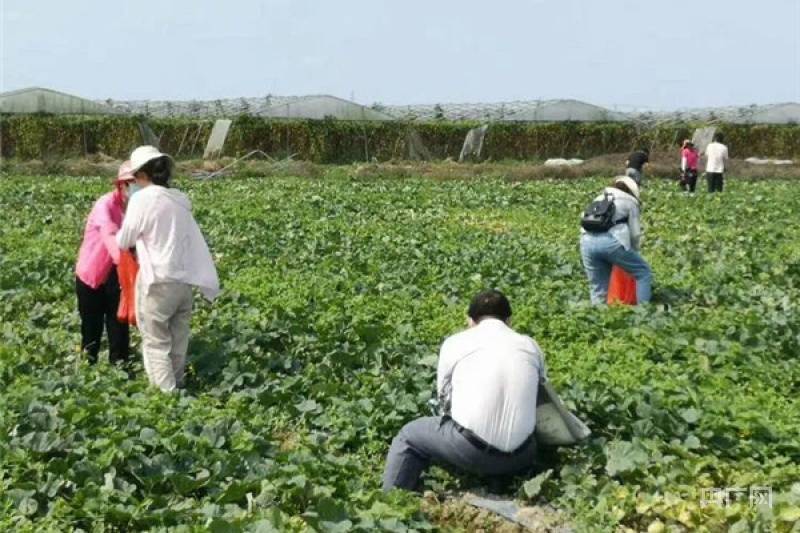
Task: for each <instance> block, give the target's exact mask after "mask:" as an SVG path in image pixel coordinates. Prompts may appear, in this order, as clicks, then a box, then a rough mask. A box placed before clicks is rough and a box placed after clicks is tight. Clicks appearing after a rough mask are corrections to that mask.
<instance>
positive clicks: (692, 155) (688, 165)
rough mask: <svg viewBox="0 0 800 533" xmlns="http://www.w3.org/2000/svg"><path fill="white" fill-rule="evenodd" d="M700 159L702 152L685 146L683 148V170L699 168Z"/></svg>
mask: <svg viewBox="0 0 800 533" xmlns="http://www.w3.org/2000/svg"><path fill="white" fill-rule="evenodd" d="M699 159H700V154H698V153H697V151H696V150H692V149H691V148H684V149H682V150H681V170H686V169H689V170H697V163H698V160H699Z"/></svg>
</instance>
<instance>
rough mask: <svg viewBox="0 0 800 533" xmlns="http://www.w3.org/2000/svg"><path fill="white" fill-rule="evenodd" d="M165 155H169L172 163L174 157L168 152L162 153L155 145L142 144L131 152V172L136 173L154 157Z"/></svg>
mask: <svg viewBox="0 0 800 533" xmlns="http://www.w3.org/2000/svg"><path fill="white" fill-rule="evenodd" d="M165 156H166V157H168V158H169V161H170V163H172V157H170V156H169V155H168V154H164V153H161V152H160V151H159V150H158V148H156V147H155V146H140V147H139V148H137V149H136V150H134V151H133V152H131V172H132V173H136V171H138V170H139V169H141V168H142V167H143V166H145V165H146V164H147V163H148V162H150V161H152V160H153V159H158V158H159V157H165Z"/></svg>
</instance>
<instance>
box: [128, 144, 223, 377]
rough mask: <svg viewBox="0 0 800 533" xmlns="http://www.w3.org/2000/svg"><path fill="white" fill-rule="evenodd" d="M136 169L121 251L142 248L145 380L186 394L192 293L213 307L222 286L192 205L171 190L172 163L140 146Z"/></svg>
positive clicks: (138, 298)
mask: <svg viewBox="0 0 800 533" xmlns="http://www.w3.org/2000/svg"><path fill="white" fill-rule="evenodd" d="M131 166H132V173H133V175H134V176H135V177H136V187H135V189H136V190H134V191H133V192H132V193H131V198H130V200H129V202H128V210H127V213H126V217H125V220H124V221H123V223H122V227H121V228H120V230H119V232H118V233H117V235H116V239H117V244H118V245H119V247H120V248H121V249H127V248H131V247H133V246H134V245H135V246H136V255H137V259H138V262H139V274H138V275H137V277H136V295H135V307H136V319H137V322H138V325H139V330H140V331H141V333H142V355H143V357H144V368H145V372H146V373H147V376H148V378H149V380H150V383H152V384H153V385H156V386H157V387H159V388H160V389H161V390H163V391H172V390H174V389H176V388H178V387H180V386H182V382H183V377H184V371H185V367H186V352H187V350H188V347H189V325H190V321H191V316H192V287H193V286H195V287H198V288H199V289H200V292H201V293H202V294H203V295H204V296H205V297H206V298H207V299H208V300H213V299H214V298H215V297H216V296H217V294H219V280H218V278H217V270H216V267H215V266H214V261H213V259H212V258H211V253H210V252H209V250H208V246H207V245H206V241H205V239H204V238H203V234H202V233H201V232H200V228H199V227H198V225H197V222H195V220H194V217H193V216H192V204H191V202H190V201H189V198H188V197H187V196H186V195H185V194H184V193H182V192H180V191H178V190H176V189H171V188H169V182H170V179H171V177H172V168H173V162H172V159H171V158H170V157H169V156H168V155H166V154H162V153H161V152H159V151H158V149H157V148H155V147H153V146H140V147H139V148H137V149H136V150H134V151H133V153H132V154H131Z"/></svg>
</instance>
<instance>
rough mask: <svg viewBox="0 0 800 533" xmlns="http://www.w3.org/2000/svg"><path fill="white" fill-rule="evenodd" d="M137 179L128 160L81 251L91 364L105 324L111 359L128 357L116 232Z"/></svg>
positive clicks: (84, 346)
mask: <svg viewBox="0 0 800 533" xmlns="http://www.w3.org/2000/svg"><path fill="white" fill-rule="evenodd" d="M134 180H135V178H134V177H133V174H131V164H130V161H126V162H124V163H123V164H122V165H121V166H120V167H119V171H118V173H117V177H116V178H115V179H114V190H113V191H111V192H109V193H106V194H104V195H103V196H101V197H100V199H99V200H97V202H95V204H94V207H92V211H91V212H90V213H89V218H88V219H87V221H86V228H85V229H84V232H83V242H82V243H81V248H80V251H79V252H78V264H77V265H76V267H75V291H76V292H77V294H78V312H79V313H80V315H81V350H82V351H84V352H86V354H87V357H88V358H89V362H90V363H92V364H94V363H96V362H97V355H98V353H99V351H100V340H101V339H102V337H103V325H105V327H106V331H107V332H108V344H109V360H110V361H111V362H112V363H117V362H123V361H127V359H128V352H129V344H130V333H129V330H128V324H123V323H121V322H119V321H118V320H117V308H118V307H119V298H120V288H119V279H118V277H117V265H118V264H119V256H120V251H119V247H118V246H117V242H116V239H115V236H116V233H117V231H119V228H120V227H121V226H122V218H123V215H124V213H125V206H126V205H127V203H128V198H129V197H130V195H131V194H133V192H135V188H136V185H135V181H134Z"/></svg>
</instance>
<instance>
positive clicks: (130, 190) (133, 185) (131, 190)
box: [128, 182, 142, 200]
mask: <svg viewBox="0 0 800 533" xmlns="http://www.w3.org/2000/svg"><path fill="white" fill-rule="evenodd" d="M140 190H142V188H141V187H140V186H139V184H138V183H135V182H134V183H131V184H130V185H128V199H129V200H130V199H131V198H132V197H133V195H134V194H136V193H137V192H138V191H140Z"/></svg>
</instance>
